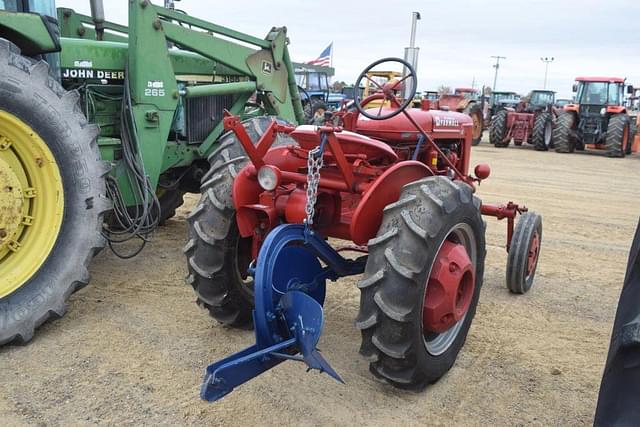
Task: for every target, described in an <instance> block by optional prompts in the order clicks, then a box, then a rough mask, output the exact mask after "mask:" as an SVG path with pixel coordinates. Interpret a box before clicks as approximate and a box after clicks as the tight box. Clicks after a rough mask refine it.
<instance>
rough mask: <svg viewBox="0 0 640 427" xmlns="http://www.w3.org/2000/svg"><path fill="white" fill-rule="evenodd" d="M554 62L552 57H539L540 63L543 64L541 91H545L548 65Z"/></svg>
mask: <svg viewBox="0 0 640 427" xmlns="http://www.w3.org/2000/svg"><path fill="white" fill-rule="evenodd" d="M553 60H554V58H553V56H552V57H547V56H545V57H544V58H543V57H540V61H542V62H544V85H543V86H542V89H546V88H547V73H548V72H549V64H550V63H552V62H553Z"/></svg>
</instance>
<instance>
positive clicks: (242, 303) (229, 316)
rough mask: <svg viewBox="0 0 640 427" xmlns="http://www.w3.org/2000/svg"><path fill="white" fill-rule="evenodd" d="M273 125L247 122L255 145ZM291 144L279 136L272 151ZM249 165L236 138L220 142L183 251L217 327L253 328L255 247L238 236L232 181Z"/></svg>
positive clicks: (191, 281) (201, 299) (191, 279)
mask: <svg viewBox="0 0 640 427" xmlns="http://www.w3.org/2000/svg"><path fill="white" fill-rule="evenodd" d="M273 119H274V118H273V117H267V116H262V117H256V118H253V119H249V120H246V121H245V122H244V127H245V128H246V130H247V133H248V134H249V136H250V137H251V140H252V141H253V142H254V143H255V142H257V141H258V139H259V138H260V137H261V136H262V135H263V134H264V132H265V131H266V129H267V127H268V126H269V124H270V123H271V121H272V120H273ZM293 144H295V142H294V141H293V139H292V138H291V137H289V136H287V135H283V134H278V136H277V139H276V141H275V142H274V144H273V146H274V147H275V146H278V145H293ZM247 161H248V159H247V155H246V154H245V152H244V150H243V148H242V145H241V144H240V141H238V139H237V138H236V136H235V134H234V133H233V132H229V133H227V134H225V135H223V136H222V137H221V138H220V140H219V146H218V148H217V150H216V151H215V152H214V153H213V154H211V156H209V164H210V169H209V171H208V172H207V173H206V174H205V176H204V177H203V178H202V185H201V188H200V191H201V193H202V195H201V196H200V201H199V202H198V204H197V205H196V207H195V208H194V210H193V211H192V212H191V213H190V214H189V216H188V217H187V222H188V224H189V241H188V242H187V245H186V246H185V248H184V253H185V255H186V257H187V264H188V270H189V274H188V276H187V282H188V283H189V284H191V286H192V287H193V289H194V290H195V292H196V295H197V298H198V299H197V302H198V304H199V305H201V306H203V307H204V308H206V309H207V310H208V311H209V314H210V315H211V316H212V317H214V318H215V319H216V320H218V321H219V322H221V323H223V324H226V325H229V326H237V327H249V326H251V324H252V317H251V312H252V310H253V279H252V278H251V276H249V275H248V267H249V264H250V263H251V261H252V255H251V243H252V241H251V238H242V237H241V236H240V234H239V232H238V227H237V225H236V216H235V208H234V206H233V200H232V197H231V190H232V188H233V180H234V178H235V177H236V175H237V174H238V173H239V172H240V170H241V169H242V168H243V167H244V166H245V165H246V164H247Z"/></svg>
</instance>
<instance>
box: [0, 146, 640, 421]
mask: <svg viewBox="0 0 640 427" xmlns="http://www.w3.org/2000/svg"><path fill="white" fill-rule="evenodd" d="M480 161H486V162H489V163H490V164H491V165H492V169H493V172H492V176H491V178H490V179H489V180H488V181H487V182H485V183H484V184H482V186H481V187H480V191H479V194H480V196H481V197H482V198H483V199H484V200H485V201H491V202H496V201H507V200H509V199H512V200H514V201H519V202H520V201H523V202H526V204H527V205H529V206H530V207H531V208H533V209H534V210H536V211H538V212H539V213H541V214H542V215H543V218H544V245H543V250H542V255H541V259H540V264H539V266H538V276H537V280H536V283H535V285H534V288H533V289H532V291H531V292H530V293H529V294H527V295H525V296H514V295H511V294H509V292H508V291H507V290H506V288H505V285H504V269H505V262H506V254H505V252H504V250H503V245H504V239H505V237H504V236H505V226H504V223H502V222H498V221H495V220H491V219H489V221H488V228H487V243H488V254H487V268H486V272H485V279H484V288H483V291H482V295H481V299H480V305H479V308H478V313H477V315H476V318H475V321H474V323H473V325H472V327H471V331H470V334H469V337H468V339H467V343H466V345H465V347H464V348H463V350H462V352H461V354H460V356H459V358H458V361H457V363H456V365H455V366H454V367H453V369H452V370H451V371H450V372H449V374H448V375H446V376H445V377H444V378H443V379H442V380H441V381H440V382H438V383H437V384H435V385H434V386H432V387H430V388H428V389H427V390H426V391H425V392H423V393H419V394H417V393H406V392H400V391H397V390H394V389H393V388H391V387H390V386H387V385H384V384H381V383H379V382H377V381H375V380H374V379H373V377H372V376H371V375H370V374H369V372H368V367H367V363H366V362H365V360H364V359H362V358H361V357H360V356H359V355H358V353H357V351H358V346H359V341H360V336H359V333H358V331H357V330H356V329H355V327H354V326H353V321H354V318H355V315H356V313H357V307H358V298H359V291H358V290H357V289H356V287H355V286H354V283H355V279H353V280H342V281H340V282H338V283H337V284H333V285H332V286H330V290H329V296H328V301H327V303H326V307H325V310H326V318H327V324H326V328H325V334H324V336H323V339H322V341H321V346H320V348H321V349H323V350H324V354H325V356H326V357H327V359H328V360H329V361H330V362H331V363H332V365H333V367H334V368H335V369H336V370H337V371H338V372H339V373H340V374H341V375H342V376H343V378H344V379H345V380H346V385H340V384H338V383H336V382H335V381H333V380H332V379H331V378H329V377H328V376H326V375H322V376H321V375H319V374H317V373H305V370H304V367H303V365H302V364H295V363H285V364H283V365H280V366H279V367H277V368H275V369H273V370H272V371H270V372H268V373H267V374H265V375H263V376H261V377H260V378H258V379H256V380H254V381H252V382H251V383H249V384H247V385H245V386H243V387H241V388H239V389H237V390H236V391H235V392H234V393H232V394H231V395H229V396H227V397H226V398H224V399H223V400H222V401H220V402H218V403H215V404H212V405H211V404H206V403H204V402H201V401H200V400H199V398H198V389H199V386H200V382H201V379H202V372H203V369H204V367H205V366H206V365H207V364H208V363H210V362H211V361H214V360H217V359H219V358H221V357H223V356H226V355H228V354H230V353H232V352H234V351H237V350H240V349H241V348H244V347H245V346H247V345H249V344H250V343H252V340H253V335H252V332H249V331H237V330H231V329H227V328H224V327H222V326H220V325H218V324H216V323H215V322H213V321H211V320H210V319H209V318H208V317H207V315H206V314H205V312H204V311H201V310H199V309H198V308H197V307H196V306H195V304H194V303H193V302H194V295H193V293H192V291H191V289H190V288H189V287H188V286H187V285H185V283H184V281H183V278H184V276H185V262H184V258H183V256H182V252H181V248H182V246H183V244H184V241H185V234H186V223H185V220H184V217H185V215H186V214H187V212H188V208H189V206H187V207H186V208H185V209H182V210H181V211H180V212H179V215H178V216H177V217H176V218H175V219H174V220H172V221H169V224H168V226H166V227H164V228H162V229H161V230H160V231H159V232H158V233H157V235H156V238H155V241H154V242H153V244H152V245H151V246H150V247H148V248H147V249H146V250H145V252H144V253H143V255H141V256H139V257H138V258H136V259H135V260H132V261H122V260H118V259H116V258H115V257H114V256H113V255H111V254H110V253H109V252H108V251H104V252H103V253H102V254H101V255H100V256H98V257H97V258H96V260H95V262H94V263H93V266H92V274H93V281H92V283H91V285H90V286H89V287H87V288H85V289H83V290H82V291H80V292H78V293H77V294H76V295H74V296H73V297H72V298H71V302H70V306H69V313H68V315H67V316H66V317H65V318H64V319H61V320H58V321H55V322H51V323H49V324H47V325H45V326H44V327H43V328H41V329H40V331H39V334H38V335H37V337H36V339H35V340H34V341H33V343H32V344H30V345H28V346H26V347H5V348H1V349H0V390H2V391H1V392H0V420H2V422H1V423H2V424H4V425H23V424H24V425H84V424H99V423H104V424H125V425H126V424H128V425H141V424H148V425H158V424H168V425H238V424H244V425H254V424H257V425H267V424H269V425H274V424H284V425H292V424H295V425H325V424H329V425H387V426H388V425H419V424H422V425H425V424H429V425H445V424H446V425H452V424H459V425H545V426H546V425H583V424H591V423H592V417H593V413H594V410H595V402H596V398H597V392H598V387H599V383H600V376H601V371H602V367H603V363H604V360H605V356H606V351H607V347H608V341H609V334H610V330H611V324H612V320H613V316H614V314H615V306H616V303H617V298H618V294H619V291H620V288H621V286H622V280H623V275H624V269H625V265H626V261H627V256H628V251H629V247H630V244H631V239H632V235H633V231H634V228H635V226H636V223H637V221H638V206H639V205H638V200H640V186H638V185H637V180H638V177H639V175H640V173H639V172H638V171H639V167H640V156H639V155H634V156H633V157H632V158H627V159H608V158H605V157H603V156H602V155H589V154H576V155H559V154H556V153H539V152H535V151H533V150H531V149H529V148H509V149H495V148H493V147H490V146H488V144H483V145H481V146H479V147H477V148H474V162H480ZM194 200H195V199H194V198H191V199H190V203H189V205H192V204H193V201H194Z"/></svg>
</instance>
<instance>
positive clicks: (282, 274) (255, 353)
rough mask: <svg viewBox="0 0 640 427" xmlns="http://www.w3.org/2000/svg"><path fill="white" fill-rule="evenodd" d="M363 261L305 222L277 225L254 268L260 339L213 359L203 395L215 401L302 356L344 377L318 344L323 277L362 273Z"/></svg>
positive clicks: (313, 365) (312, 366)
mask: <svg viewBox="0 0 640 427" xmlns="http://www.w3.org/2000/svg"><path fill="white" fill-rule="evenodd" d="M320 260H322V261H323V262H324V264H325V267H323V266H322V265H321V263H320ZM364 262H365V260H364V258H360V259H358V260H348V259H345V258H343V257H342V256H340V255H339V254H338V253H337V252H336V251H335V250H334V249H333V248H332V247H331V246H329V244H327V243H326V242H325V241H324V239H323V238H322V237H321V236H318V235H316V234H315V233H314V232H313V231H311V230H310V229H308V228H307V227H305V226H304V225H300V224H285V225H281V226H279V227H277V228H275V229H274V230H273V231H272V232H271V233H269V235H268V236H267V239H266V240H265V242H264V244H263V246H262V248H261V249H260V253H259V255H258V261H257V264H256V268H255V271H254V279H255V280H254V283H255V287H254V291H255V310H254V312H253V318H254V325H255V334H256V344H254V345H252V346H251V347H248V348H246V349H244V350H242V351H240V352H238V353H236V354H233V355H231V356H229V357H227V358H225V359H222V360H220V361H218V362H215V363H213V364H211V365H209V366H208V367H207V370H206V373H205V377H204V382H203V384H202V388H201V390H200V397H201V398H202V399H204V400H207V401H210V402H213V401H216V400H218V399H220V398H222V397H224V396H226V395H227V394H229V393H230V392H231V391H233V389H234V388H235V387H237V386H239V385H241V384H244V383H245V382H247V381H249V380H250V379H252V378H255V377H257V376H258V375H260V374H262V373H263V372H265V371H267V370H269V369H271V368H273V367H274V366H276V365H278V364H280V363H282V362H283V361H285V360H294V361H300V362H304V363H306V364H307V366H308V367H309V369H317V370H319V371H320V372H325V373H327V374H329V375H330V376H331V377H333V378H335V379H336V380H337V381H340V382H344V381H343V380H342V378H340V376H339V375H338V373H337V372H336V371H335V370H334V369H333V368H332V367H331V365H329V363H328V362H327V361H326V360H325V358H324V357H322V355H321V354H320V352H319V351H318V349H317V348H316V346H317V344H318V340H319V339H320V335H321V334H322V328H323V324H324V314H323V311H322V304H323V303H324V297H325V290H326V288H325V284H326V283H325V282H326V280H327V279H329V280H337V279H338V278H339V277H342V276H347V275H352V274H359V273H361V272H362V271H363V269H364Z"/></svg>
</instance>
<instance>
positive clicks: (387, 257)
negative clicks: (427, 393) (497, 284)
mask: <svg viewBox="0 0 640 427" xmlns="http://www.w3.org/2000/svg"><path fill="white" fill-rule="evenodd" d="M484 233H485V228H484V222H483V220H482V216H481V215H480V200H479V199H478V198H476V197H474V196H473V193H472V190H471V188H470V187H469V186H468V185H466V184H464V183H460V182H456V181H452V180H450V179H448V178H445V177H441V176H435V177H429V178H425V179H422V180H419V181H416V182H414V183H411V184H408V185H406V186H405V187H404V188H403V189H402V192H401V194H400V198H399V200H398V201H397V202H395V203H392V204H390V205H388V206H387V207H386V208H385V209H384V216H383V220H382V225H381V226H380V229H379V231H378V234H377V236H376V237H375V238H373V239H371V240H370V241H369V258H368V261H367V266H366V269H365V272H364V276H363V278H362V280H361V281H360V282H359V283H358V287H359V288H360V291H361V296H360V312H359V314H358V318H357V320H356V326H357V327H358V328H359V329H360V330H361V333H362V346H361V348H360V353H361V354H363V355H364V356H365V357H366V358H367V359H368V360H369V361H370V365H369V369H370V370H371V372H372V373H373V374H374V375H375V376H377V377H379V378H382V379H384V380H386V381H388V382H390V383H391V384H392V385H394V386H397V387H400V388H410V389H421V388H424V387H425V386H426V385H428V384H431V383H434V382H435V381H437V380H438V379H439V378H441V377H442V376H443V375H444V374H445V373H446V372H447V371H448V370H449V369H450V368H451V366H453V364H454V362H455V360H456V357H457V355H458V353H459V352H460V349H461V348H462V346H463V344H464V342H465V339H466V336H467V332H468V331H469V327H470V326H471V322H472V320H473V317H474V315H475V310H476V305H477V303H478V298H479V296H480V288H481V286H482V277H483V272H484V259H485V252H486V251H485V237H484ZM444 279H447V280H444ZM442 295H448V297H447V298H443V297H442ZM447 301H448V302H449V304H447V303H446V302H447ZM453 303H455V304H453ZM446 307H455V309H452V311H447V309H446ZM436 313H439V314H438V315H436ZM448 316H451V317H448ZM439 322H440V323H439Z"/></svg>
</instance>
